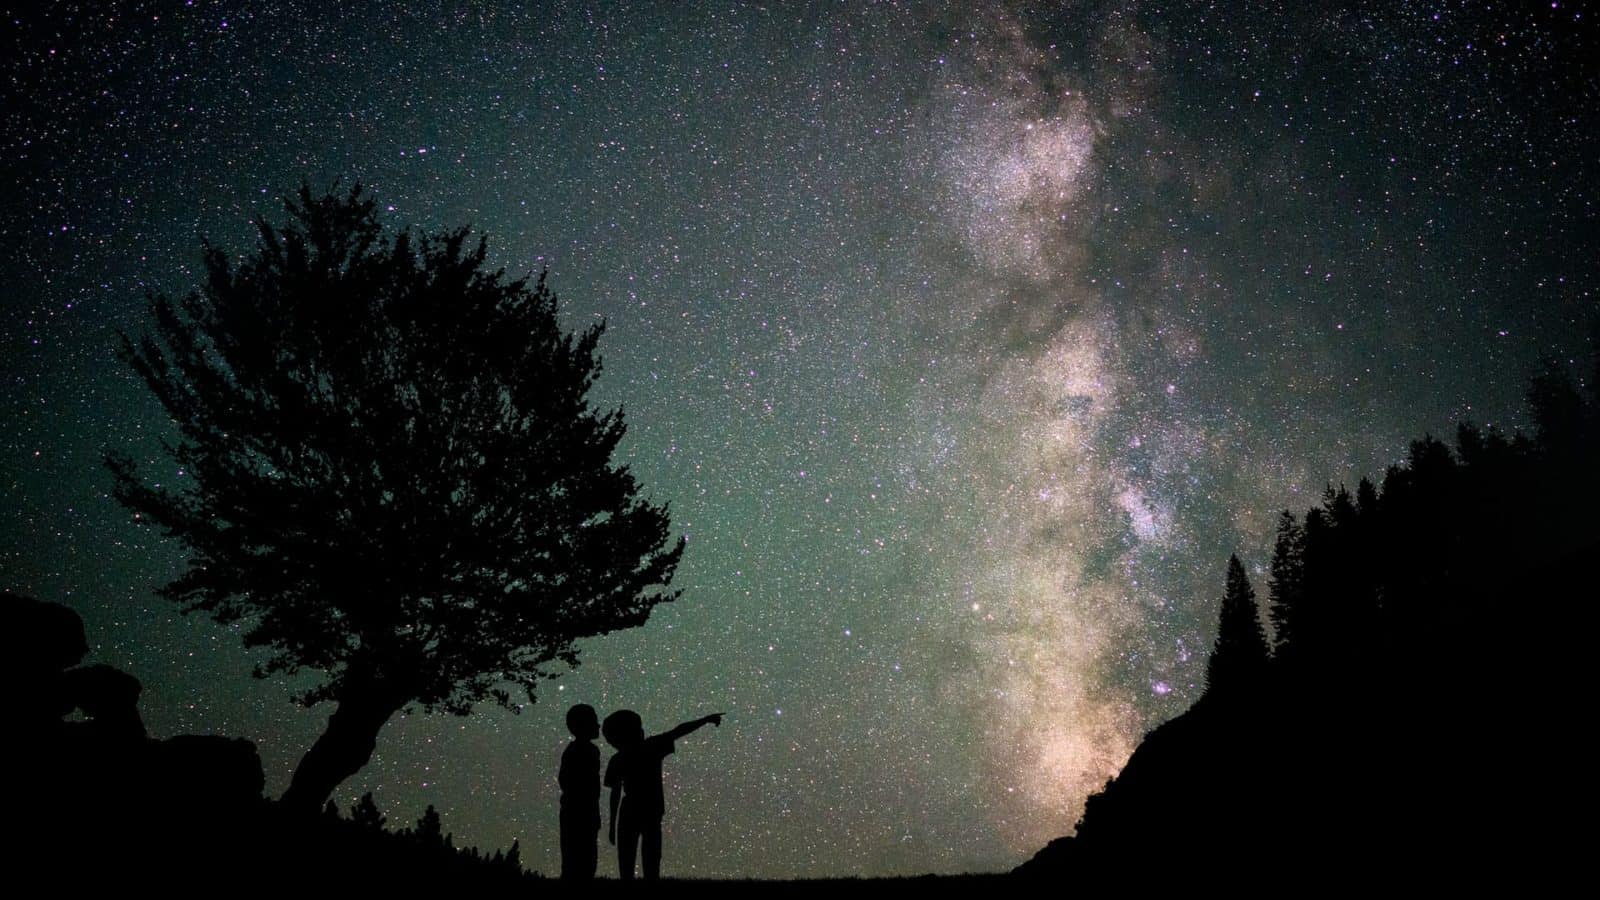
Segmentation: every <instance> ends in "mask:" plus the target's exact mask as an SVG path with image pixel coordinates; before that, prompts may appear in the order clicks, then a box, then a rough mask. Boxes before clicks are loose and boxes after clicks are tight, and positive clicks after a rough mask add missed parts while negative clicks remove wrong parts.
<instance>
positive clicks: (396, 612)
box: [107, 186, 684, 810]
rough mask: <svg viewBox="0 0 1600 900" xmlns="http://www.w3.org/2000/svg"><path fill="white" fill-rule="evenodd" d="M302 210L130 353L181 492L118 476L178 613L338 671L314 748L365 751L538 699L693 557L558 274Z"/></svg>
mask: <svg viewBox="0 0 1600 900" xmlns="http://www.w3.org/2000/svg"><path fill="white" fill-rule="evenodd" d="M285 208H286V211H287V213H288V222H287V224H286V225H284V226H281V227H278V226H274V225H272V224H269V223H268V222H266V221H264V220H263V221H261V222H259V223H258V231H259V242H258V244H257V246H256V248H255V250H254V252H253V253H251V254H249V255H247V256H245V257H243V258H241V259H237V260H235V258H233V257H232V256H231V255H230V254H229V253H228V252H227V251H225V250H224V249H222V248H219V247H215V246H211V245H210V244H206V245H205V246H204V257H203V258H204V267H205V280H204V283H203V285H202V286H201V287H200V289H199V290H198V291H195V292H193V293H190V294H188V295H187V296H185V297H183V298H182V299H180V300H177V301H174V300H172V299H171V298H169V297H167V296H165V295H157V296H152V297H151V298H150V308H151V312H152V315H153V320H154V328H153V331H152V332H150V333H147V334H144V335H142V336H140V337H139V338H137V339H131V338H129V337H127V336H124V337H123V346H122V355H123V357H124V358H125V359H126V360H127V361H128V362H129V363H130V364H131V365H132V367H133V369H134V370H135V371H136V372H137V373H138V374H139V375H140V376H141V377H142V378H143V380H144V381H145V383H146V384H147V385H149V387H150V389H151V390H152V391H153V392H154V394H155V396H156V398H157V399H158V400H159V401H160V402H161V404H162V406H163V407H164V408H165V409H166V411H167V413H168V414H169V415H170V416H171V418H172V420H173V422H174V423H175V424H176V426H177V432H178V436H179V439H178V440H177V441H176V442H173V443H169V444H167V445H165V451H166V455H167V456H168V457H169V463H168V464H167V465H163V466H162V469H163V475H166V476H168V477H151V476H149V475H148V474H147V472H146V471H144V469H143V468H142V467H140V466H138V465H136V464H135V463H134V462H133V461H132V460H131V459H130V458H129V457H127V456H111V457H108V460H107V462H108V465H109V466H110V469H111V471H112V474H113V476H114V481H115V494H116V497H117V498H118V499H119V500H120V501H121V502H122V503H123V504H124V505H126V506H127V507H128V508H129V509H131V510H132V511H134V512H135V513H137V514H139V515H140V516H141V517H143V518H145V519H147V520H149V521H151V522H154V523H155V524H157V525H159V526H161V527H163V528H164V529H165V530H166V531H167V533H168V534H170V535H172V536H173V537H175V538H177V539H178V540H180V541H181V542H182V544H183V546H184V547H185V548H186V549H187V551H188V566H187V569H186V570H185V571H184V572H183V573H182V574H181V575H180V576H179V577H177V578H176V579H175V580H173V581H172V582H171V583H170V584H167V585H166V586H165V587H164V588H163V589H162V592H163V593H164V594H165V595H166V596H168V597H170V598H172V599H173V600H175V601H177V602H178V603H180V604H181V605H182V608H183V609H184V610H185V611H186V612H188V611H196V610H198V611H204V612H207V613H209V614H211V615H212V616H213V617H215V618H216V619H217V620H218V621H219V622H240V623H242V624H243V625H244V626H245V629H244V641H245V643H246V644H247V645H250V646H253V647H261V648H265V649H266V650H267V651H268V656H267V658H266V661H265V662H264V663H263V664H262V665H261V666H259V667H258V669H257V672H256V674H257V675H258V676H267V675H271V674H279V673H282V674H292V673H295V672H298V671H300V670H303V669H304V670H312V671H320V672H322V673H324V675H325V677H324V678H322V679H321V680H319V681H317V683H316V684H315V685H314V686H312V687H311V688H310V689H309V690H307V691H305V692H304V693H302V694H300V695H299V697H298V699H299V700H300V701H302V702H304V703H306V704H308V705H310V704H314V703H317V702H319V701H323V700H334V701H337V702H338V703H339V705H340V706H339V710H340V712H336V713H335V717H334V721H333V722H331V723H330V731H329V733H328V734H325V735H324V736H323V740H321V741H319V742H318V744H319V746H320V745H322V744H323V743H324V742H327V741H329V740H330V738H331V736H333V735H334V732H335V731H338V730H339V729H338V728H337V726H338V725H339V719H340V717H341V714H343V715H344V718H345V720H346V724H347V725H350V726H351V727H352V734H351V735H350V737H351V739H353V740H355V743H357V744H360V743H363V742H365V743H370V737H371V736H375V735H376V732H377V730H378V728H381V726H382V724H383V722H384V721H386V720H387V719H388V717H389V715H391V714H392V713H393V712H395V711H397V710H399V709H401V708H403V707H405V706H407V705H410V704H420V705H421V706H422V707H424V708H425V709H428V710H435V709H438V710H443V711H447V712H452V713H458V714H460V713H466V712H467V711H468V710H469V709H470V708H471V707H472V706H473V705H474V704H476V703H478V702H480V701H483V700H485V699H493V700H496V701H498V702H499V703H501V704H503V705H506V706H511V705H512V704H513V700H512V696H511V694H510V692H509V691H508V690H507V689H506V686H507V685H519V686H521V687H522V688H523V689H524V690H525V691H526V693H527V695H528V697H529V699H530V700H531V699H532V698H533V696H534V694H535V687H536V683H537V682H538V681H539V679H541V678H543V677H546V676H548V675H550V674H553V673H554V672H555V671H557V670H558V667H559V666H560V665H561V664H565V665H569V666H570V665H576V664H577V662H578V651H577V648H576V646H575V644H574V641H575V640H576V639H578V638H582V637H586V636H591V635H598V634H603V633H606V632H609V631H613V630H617V629H621V628H628V627H632V626H636V625H639V624H642V623H643V622H644V621H645V619H646V617H647V616H648V615H649V612H650V609H651V608H652V607H653V606H654V605H655V604H656V603H659V602H662V601H667V600H671V599H674V598H675V597H676V596H677V595H676V593H675V592H671V591H669V590H668V586H669V584H670V582H671V579H672V576H673V573H674V571H675V569H676V566H677V564H678V561H679V558H680V557H681V555H682V552H683V546H684V545H683V541H682V540H681V539H678V540H673V539H672V538H671V537H670V534H669V532H670V521H669V516H668V510H667V508H666V507H665V506H664V505H656V504H653V503H651V502H649V501H648V500H645V499H641V498H640V496H639V486H638V484H637V483H636V482H635V479H634V478H633V476H632V474H631V473H630V472H629V470H628V468H627V467H626V466H619V465H613V464H612V462H611V457H612V455H613V453H614V451H615V450H616V447H617V444H618V442H619V441H620V440H621V439H622V437H623V434H624V430H625V426H624V421H623V416H622V412H621V410H620V409H618V410H612V411H598V410H596V409H595V408H594V407H593V406H592V405H591V402H590V399H589V391H590V388H591V387H592V386H593V385H594V383H595V379H596V377H597V376H598V375H599V373H600V370H601V363H600V359H599V357H598V356H597V355H596V347H597V345H598V342H599V340H600V336H601V334H602V332H603V331H604V326H603V324H596V325H593V326H591V327H590V328H588V329H586V330H584V331H582V332H581V333H576V334H570V333H566V332H564V331H563V330H562V329H561V327H560V325H559V323H558V321H557V318H558V317H557V313H558V302H557V298H556V297H555V295H554V294H553V293H552V292H551V291H550V289H549V288H548V287H547V285H546V283H545V276H544V275H543V274H541V275H539V276H538V278H537V279H535V280H531V283H530V279H511V278H508V277H507V276H506V275H505V273H504V271H503V270H501V271H490V270H489V269H488V268H487V266H486V264H485V259H486V243H485V242H484V241H483V240H479V241H478V242H477V243H476V245H475V246H473V245H469V243H468V229H466V228H461V229H458V230H454V231H447V232H444V233H441V234H437V235H427V236H422V237H413V236H412V234H411V232H410V231H409V230H403V231H400V232H398V233H396V234H394V235H392V236H391V235H387V234H385V233H384V231H383V228H382V226H381V223H380V221H379V218H378V215H377V213H376V209H375V204H374V201H373V200H372V199H371V198H370V197H367V196H364V195H363V192H362V189H361V188H360V187H359V186H357V187H356V188H354V189H353V190H351V191H349V192H348V193H347V194H345V195H342V196H340V195H335V194H332V193H330V194H327V195H325V196H320V197H316V196H313V195H312V193H311V191H310V190H309V189H307V188H304V187H303V188H301V190H300V192H299V195H298V197H297V198H292V199H290V200H287V201H286V202H285ZM358 713H359V715H358ZM357 719H359V720H360V721H361V724H360V727H354V726H355V720H357ZM373 722H375V724H373ZM368 731H370V732H371V735H366V732H368ZM362 735H366V736H364V737H363V736H362ZM333 743H335V744H347V743H349V741H346V740H343V739H337V740H334V741H333ZM315 753H316V751H315V749H314V750H313V753H312V754H308V757H307V760H306V762H303V763H302V766H301V769H302V772H297V774H296V780H297V782H298V781H299V780H300V779H301V775H302V773H303V771H304V770H305V769H306V766H307V763H309V762H311V761H312V756H313V755H315ZM352 753H353V755H349V754H347V755H349V759H347V760H346V761H345V763H343V764H341V765H340V766H335V768H349V765H350V762H351V761H352V760H355V759H357V758H359V762H356V763H355V768H352V769H350V770H349V771H348V772H345V773H344V774H343V775H339V776H338V777H337V778H336V779H335V780H334V781H333V782H332V783H330V784H327V786H326V787H327V790H328V791H331V789H332V787H333V786H334V785H335V784H337V781H338V780H342V778H343V777H346V776H347V775H348V774H351V773H353V772H354V771H355V770H356V769H359V768H360V765H361V764H364V763H365V761H366V758H367V756H369V755H370V747H368V748H367V750H366V753H365V754H362V753H360V752H359V751H352ZM324 780H326V779H324ZM318 792H320V793H321V796H318V797H310V798H303V799H307V801H308V802H310V803H311V809H313V810H314V809H316V808H317V807H320V805H321V802H322V800H323V799H325V798H326V796H327V792H326V791H322V789H321V786H320V785H319V786H318V787H317V789H316V790H314V791H312V793H318ZM291 793H295V788H291Z"/></svg>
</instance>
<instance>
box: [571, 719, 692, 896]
mask: <svg viewBox="0 0 1600 900" xmlns="http://www.w3.org/2000/svg"><path fill="white" fill-rule="evenodd" d="M708 722H709V723H710V724H712V725H717V726H719V727H720V726H721V725H722V713H713V714H712V715H709V716H705V717H704V718H700V719H695V720H694V721H692V722H684V723H683V724H682V725H679V726H678V727H677V728H674V729H672V730H671V731H668V732H666V733H664V734H657V735H652V736H651V737H645V736H644V722H643V720H641V719H640V718H639V714H638V713H636V712H634V711H633V710H631V709H619V710H617V711H616V712H614V713H612V714H611V715H609V716H606V722H605V725H604V726H602V729H601V730H602V731H604V732H605V736H606V743H608V744H610V745H611V746H613V747H615V748H616V749H617V752H616V753H615V754H613V755H612V757H611V762H609V763H607V764H606V779H605V783H606V786H607V787H609V788H611V827H610V828H609V829H608V830H607V836H608V837H609V838H610V840H611V843H613V844H616V845H617V871H618V874H619V875H620V876H621V878H622V880H623V881H632V880H633V860H634V854H635V853H636V852H637V851H638V850H639V848H640V846H641V845H642V846H643V849H644V878H645V880H646V881H655V880H656V879H657V878H660V877H661V817H662V815H664V814H665V812H666V797H665V796H664V793H663V791H662V789H661V762H662V760H664V759H666V758H667V756H668V755H669V754H671V753H672V751H673V749H674V747H673V743H674V742H675V741H677V740H678V738H681V737H683V736H684V735H687V734H689V733H690V732H692V731H694V730H695V729H697V728H699V727H701V726H702V725H705V724H706V723H708ZM619 807H620V811H619ZM619 820H620V828H619ZM619 830H620V831H621V833H622V841H621V843H618V842H617V832H618V831H619Z"/></svg>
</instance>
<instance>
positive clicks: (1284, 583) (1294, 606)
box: [1267, 510, 1305, 658]
mask: <svg viewBox="0 0 1600 900" xmlns="http://www.w3.org/2000/svg"><path fill="white" fill-rule="evenodd" d="M1267 589H1268V592H1269V593H1268V596H1269V599H1270V605H1269V616H1270V618H1271V620H1272V636H1273V647H1274V655H1276V656H1277V657H1279V658H1286V657H1288V656H1291V655H1292V654H1293V652H1294V650H1293V646H1294V642H1295V637H1296V635H1295V625H1296V621H1295V620H1296V619H1297V617H1298V616H1299V612H1300V605H1301V602H1302V600H1303V599H1304V597H1305V531H1304V530H1303V529H1302V528H1301V527H1300V523H1299V522H1298V521H1296V520H1295V517H1294V514H1293V513H1291V512H1289V511H1288V510H1284V511H1283V512H1282V513H1281V514H1279V516H1278V537H1277V540H1276V542H1275V543H1274V544H1273V547H1272V570H1271V576H1270V578H1269V580H1268V582H1267Z"/></svg>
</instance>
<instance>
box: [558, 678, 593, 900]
mask: <svg viewBox="0 0 1600 900" xmlns="http://www.w3.org/2000/svg"><path fill="white" fill-rule="evenodd" d="M567 730H568V731H570V732H572V743H570V744H568V745H567V749H565V750H563V751H562V752H561V773H560V774H559V775H558V776H557V778H556V780H557V781H559V782H560V783H561V877H562V878H563V879H566V880H572V881H589V880H591V879H593V878H594V870H595V866H596V864H597V863H598V861H599V859H600V849H599V841H600V748H599V747H596V746H595V745H594V739H595V738H597V737H599V736H600V717H599V716H597V715H596V714H595V711H594V707H592V706H590V705H589V704H587V703H580V704H578V705H577V706H574V707H573V708H571V709H569V710H567Z"/></svg>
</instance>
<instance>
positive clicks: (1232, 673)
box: [1206, 556, 1267, 697]
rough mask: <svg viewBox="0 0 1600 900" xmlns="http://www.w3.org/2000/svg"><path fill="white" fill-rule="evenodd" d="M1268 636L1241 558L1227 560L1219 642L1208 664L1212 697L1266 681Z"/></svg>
mask: <svg viewBox="0 0 1600 900" xmlns="http://www.w3.org/2000/svg"><path fill="white" fill-rule="evenodd" d="M1266 669H1267V636H1266V634H1265V632H1263V631H1262V628H1261V616H1260V612H1259V610H1257V608H1256V592H1255V589H1254V588H1252V587H1251V586H1250V578H1249V576H1248V575H1246V574H1245V571H1244V565H1243V564H1242V563H1240V562H1239V557H1237V556H1230V557H1228V587H1227V592H1226V593H1224V594H1223V596H1222V612H1221V613H1220V615H1219V616H1218V618H1217V641H1216V644H1215V646H1213V647H1212V650H1211V658H1210V659H1209V660H1207V662H1206V691H1207V693H1209V694H1212V695H1213V696H1224V697H1226V696H1228V695H1238V694H1240V693H1244V692H1248V691H1252V690H1255V689H1258V688H1260V687H1261V685H1262V684H1263V683H1264V682H1265V680H1266Z"/></svg>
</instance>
